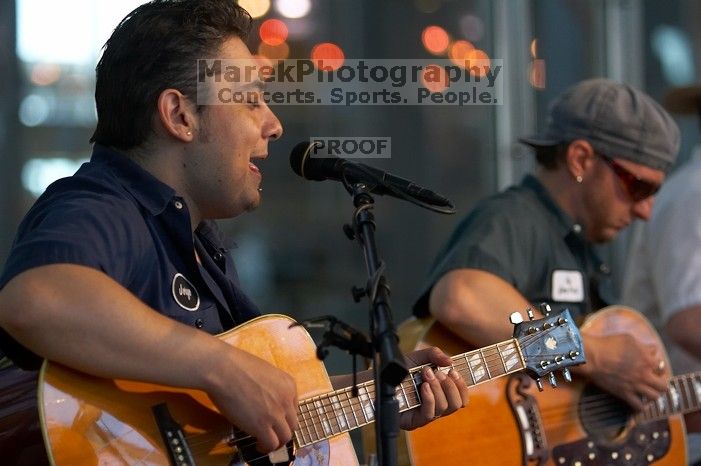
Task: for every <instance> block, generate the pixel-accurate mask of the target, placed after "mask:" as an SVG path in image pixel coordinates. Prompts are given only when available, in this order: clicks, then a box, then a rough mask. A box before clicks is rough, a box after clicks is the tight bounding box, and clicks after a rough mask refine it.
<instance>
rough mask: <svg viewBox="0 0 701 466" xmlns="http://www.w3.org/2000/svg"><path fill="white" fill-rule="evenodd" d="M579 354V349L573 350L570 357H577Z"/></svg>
mask: <svg viewBox="0 0 701 466" xmlns="http://www.w3.org/2000/svg"><path fill="white" fill-rule="evenodd" d="M577 356H579V351H575V350H572V351H570V352H569V357H570V359H577Z"/></svg>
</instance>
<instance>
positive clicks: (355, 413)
mask: <svg viewBox="0 0 701 466" xmlns="http://www.w3.org/2000/svg"><path fill="white" fill-rule="evenodd" d="M451 359H452V365H451V367H452V368H453V369H455V370H456V371H458V372H459V373H460V375H461V376H462V377H463V379H464V380H465V382H466V383H467V385H468V386H473V385H477V384H480V383H482V382H486V381H488V380H491V379H494V378H497V377H501V376H504V375H507V374H510V373H512V372H517V371H520V370H522V369H524V368H525V367H526V366H525V361H524V358H523V355H522V354H521V350H520V347H519V343H518V341H517V340H516V339H511V340H507V341H504V342H501V343H497V344H495V345H492V346H488V347H485V348H481V349H478V350H475V351H470V352H467V353H463V354H459V355H457V356H453V357H452V358H451ZM423 367H424V366H419V367H415V368H413V369H411V370H410V371H409V375H408V376H407V378H406V379H404V381H402V383H401V384H400V385H399V387H397V390H396V393H395V397H396V399H397V401H398V402H399V410H400V412H403V411H408V410H410V409H414V408H417V407H418V406H420V405H421V397H420V395H419V387H420V386H421V384H422V383H423V378H422V376H421V369H422V368H423ZM449 369H450V367H447V368H442V370H443V371H444V372H447V371H448V370H449ZM374 403H375V386H374V383H373V382H364V383H361V384H358V396H357V397H354V396H353V395H352V388H351V387H347V388H343V389H340V390H337V391H334V392H331V393H327V394H325V395H320V396H316V397H313V398H309V399H306V400H303V401H301V402H300V404H299V411H298V418H299V428H298V430H297V431H296V432H295V437H296V440H297V443H298V445H299V446H306V445H310V444H312V443H315V442H318V441H320V440H324V439H327V438H330V437H333V436H334V435H338V434H341V433H344V432H348V431H350V430H353V429H356V428H358V427H362V426H364V425H367V424H370V423H372V422H374V420H375V406H374Z"/></svg>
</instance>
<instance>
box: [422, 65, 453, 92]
mask: <svg viewBox="0 0 701 466" xmlns="http://www.w3.org/2000/svg"><path fill="white" fill-rule="evenodd" d="M447 78H448V73H447V72H446V71H445V68H443V67H442V66H440V65H426V67H425V68H424V70H423V71H422V72H421V82H422V84H423V85H424V87H425V88H426V89H428V90H429V91H431V92H432V93H434V94H435V93H437V92H443V91H444V90H446V89H447V88H448V84H447V81H448V79H447Z"/></svg>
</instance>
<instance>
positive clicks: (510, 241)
mask: <svg viewBox="0 0 701 466" xmlns="http://www.w3.org/2000/svg"><path fill="white" fill-rule="evenodd" d="M461 268H471V269H479V270H484V271H486V272H490V273H492V274H494V275H497V276H498V277H500V278H502V279H503V280H505V281H506V282H508V283H510V284H511V285H512V286H513V287H514V288H516V289H517V290H518V291H519V292H520V293H521V294H522V295H523V296H524V297H525V298H526V299H527V300H528V301H529V302H531V303H533V304H540V303H548V304H549V305H550V306H551V308H552V310H553V311H554V312H559V311H561V310H563V309H570V311H571V312H572V315H573V316H574V317H575V318H582V317H584V316H585V315H586V314H588V313H590V312H593V311H596V310H598V309H599V308H600V307H602V306H604V305H605V304H606V302H605V300H604V299H603V298H602V296H601V295H602V293H601V290H602V289H604V290H606V289H608V288H610V283H609V282H610V276H609V268H608V266H607V265H606V264H605V263H604V262H602V261H601V259H600V258H599V256H598V254H597V252H596V251H595V249H594V247H593V246H592V245H591V244H590V243H588V242H587V241H586V240H585V238H584V231H583V229H582V227H581V226H580V225H577V224H576V223H575V222H574V221H573V220H572V218H571V217H570V216H569V215H567V214H566V213H565V212H564V211H563V210H562V209H561V208H560V207H559V206H558V205H557V203H556V202H555V200H554V199H553V198H552V197H551V196H550V194H549V193H548V191H547V190H546V189H545V187H544V186H543V185H542V184H541V183H540V182H539V181H538V180H537V179H536V178H535V177H533V176H530V175H529V176H526V177H525V178H524V180H523V182H522V183H521V184H520V185H519V186H513V187H511V188H509V189H507V190H506V191H504V192H501V193H498V194H496V195H494V196H491V197H489V198H487V199H485V200H483V201H481V202H480V203H478V204H477V206H476V207H475V208H474V209H473V210H472V211H471V212H470V213H469V214H468V215H467V216H466V217H465V218H464V219H463V220H462V221H461V222H460V224H459V225H458V226H457V228H456V229H455V231H454V232H453V234H452V236H451V237H450V239H449V240H448V242H447V243H446V245H445V246H444V247H443V248H442V250H441V251H440V253H439V254H438V257H437V258H436V260H435V262H434V265H433V268H432V270H431V272H430V276H429V279H428V283H427V284H426V286H425V288H424V289H423V292H422V294H421V296H420V298H419V299H418V300H417V302H416V303H415V304H414V309H413V311H414V314H415V315H417V316H420V317H421V316H425V315H427V314H428V313H429V309H428V301H429V296H430V293H431V289H432V288H433V285H434V284H435V283H436V282H437V281H438V280H439V279H440V278H441V277H442V276H443V275H445V274H447V273H448V272H450V271H451V270H455V269H461ZM514 311H523V309H514Z"/></svg>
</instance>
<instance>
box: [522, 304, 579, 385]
mask: <svg viewBox="0 0 701 466" xmlns="http://www.w3.org/2000/svg"><path fill="white" fill-rule="evenodd" d="M531 316H532V314H531V313H529V317H531ZM511 322H512V323H513V324H514V338H516V340H518V343H519V345H520V347H521V353H522V354H523V358H524V360H525V363H526V370H527V372H528V373H529V375H531V376H532V377H534V378H535V379H536V383H537V385H538V388H539V389H541V390H542V383H541V382H540V378H541V377H544V376H546V375H547V376H548V377H549V381H550V384H551V385H552V386H553V387H555V386H557V382H556V380H555V373H554V371H556V370H562V373H563V375H564V377H565V380H567V381H568V382H569V381H571V380H572V379H571V376H570V373H569V369H568V367H570V366H576V365H578V364H582V363H584V362H586V359H585V357H584V348H583V347H582V337H581V335H580V334H579V329H578V328H577V326H576V325H575V323H574V319H572V316H571V315H570V311H569V310H568V309H565V310H564V311H562V312H561V313H559V314H556V315H546V316H545V317H543V318H542V319H535V320H528V321H525V322H524V321H523V318H522V317H521V315H520V314H519V313H514V314H512V315H511Z"/></svg>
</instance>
